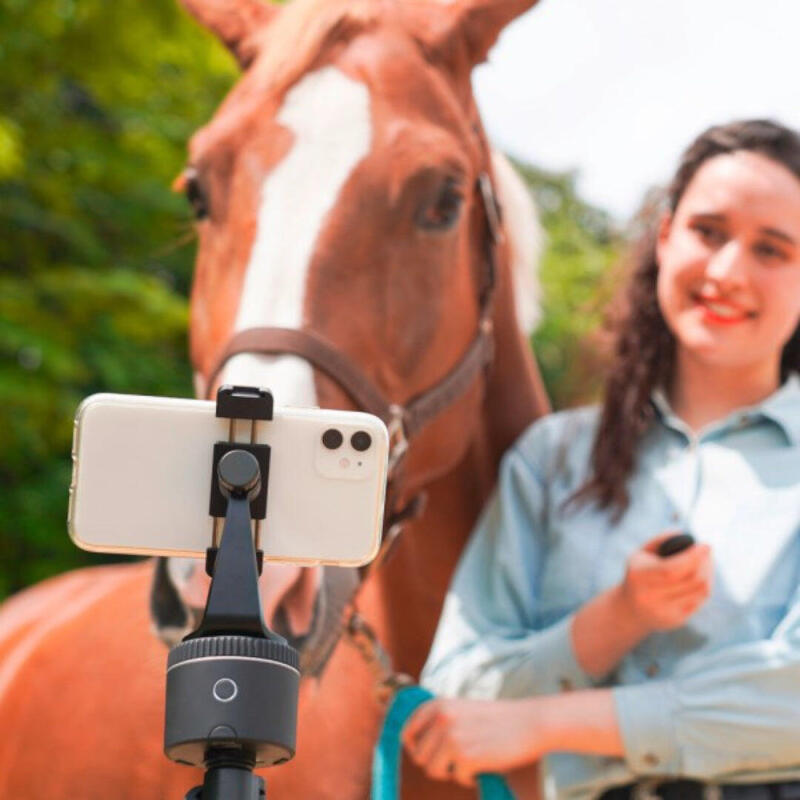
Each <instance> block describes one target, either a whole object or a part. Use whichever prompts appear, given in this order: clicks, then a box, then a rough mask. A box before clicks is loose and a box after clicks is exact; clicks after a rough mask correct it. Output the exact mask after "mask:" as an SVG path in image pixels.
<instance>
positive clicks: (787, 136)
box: [572, 120, 800, 518]
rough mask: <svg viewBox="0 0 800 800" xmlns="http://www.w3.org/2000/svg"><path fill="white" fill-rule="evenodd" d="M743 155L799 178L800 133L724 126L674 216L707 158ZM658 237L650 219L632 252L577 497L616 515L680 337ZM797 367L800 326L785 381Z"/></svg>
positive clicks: (703, 138)
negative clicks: (666, 312)
mask: <svg viewBox="0 0 800 800" xmlns="http://www.w3.org/2000/svg"><path fill="white" fill-rule="evenodd" d="M739 150H746V151H751V152H754V153H759V154H761V155H763V156H766V157H767V158H769V159H771V160H772V161H775V162H777V163H779V164H782V165H783V166H785V167H786V168H787V169H789V170H790V171H791V172H792V173H794V175H796V176H797V178H798V180H800V135H798V133H797V132H795V131H792V130H790V129H789V128H786V127H784V126H782V125H779V124H777V123H775V122H771V121H769V120H748V121H743V122H734V123H731V124H729V125H718V126H715V127H713V128H709V129H708V130H707V131H705V132H704V133H702V134H701V135H700V136H698V137H697V139H695V141H694V142H693V143H692V144H691V145H690V146H689V148H688V149H687V150H686V152H685V153H684V155H683V158H682V159H681V162H680V165H679V167H678V171H677V172H676V174H675V177H674V178H673V180H672V182H671V184H670V185H669V188H668V190H667V197H666V200H667V204H668V206H667V207H668V209H669V211H670V212H672V213H674V212H675V209H676V208H677V207H678V204H679V202H680V200H681V197H682V196H683V194H684V192H685V191H686V188H687V186H688V185H689V184H690V183H691V181H692V178H693V177H694V176H695V174H696V173H697V170H698V169H699V168H700V166H701V165H702V164H703V163H704V162H705V161H707V160H708V159H710V158H713V157H714V156H717V155H721V154H724V153H733V152H736V151H739ZM656 238H657V231H656V225H655V224H653V222H651V224H649V225H648V226H647V230H646V232H645V234H644V235H643V236H642V238H641V239H640V241H639V243H638V245H637V246H636V247H635V249H634V252H633V254H632V256H633V257H632V265H633V269H632V274H631V277H630V280H629V283H628V285H627V287H626V289H625V290H624V294H623V297H622V302H621V303H620V305H619V306H618V307H621V312H620V313H619V315H618V319H617V321H616V324H615V326H614V327H615V336H614V351H613V359H612V362H611V368H610V371H609V375H608V378H607V380H606V383H605V392H604V398H603V406H602V412H601V417H600V423H599V428H598V432H597V436H596V439H595V441H594V446H593V449H592V454H591V477H590V478H589V480H588V481H587V482H586V483H585V484H584V485H583V486H582V487H581V488H580V489H579V490H578V491H577V492H576V493H575V495H574V496H573V498H572V500H575V501H577V502H579V503H581V502H586V501H595V502H596V503H597V504H598V506H599V507H601V508H606V509H609V510H611V511H612V512H614V515H615V517H617V518H619V517H620V516H621V515H622V514H623V513H624V512H625V510H626V509H627V507H628V503H629V499H630V498H629V496H628V487H627V483H628V478H629V477H630V475H631V474H632V472H633V470H634V469H635V467H636V455H637V448H638V445H639V442H640V440H641V438H642V436H643V435H644V434H645V432H646V431H647V429H648V428H649V426H650V424H651V422H652V420H653V417H654V414H655V410H654V408H653V405H652V402H651V399H650V398H651V393H652V392H653V390H654V389H655V388H657V387H664V388H667V387H669V385H670V382H671V379H672V374H673V366H674V360H675V339H674V337H673V335H672V332H671V331H670V330H669V328H668V327H667V324H666V322H665V321H664V318H663V316H662V315H661V309H660V308H659V306H658V300H657V298H656V279H657V275H658V263H657V260H656ZM795 370H800V326H798V328H797V329H796V330H795V332H794V334H792V337H791V338H790V340H789V341H788V342H787V344H786V345H785V347H784V349H783V353H782V356H781V379H782V380H783V379H785V377H786V375H787V374H788V373H789V372H791V371H795Z"/></svg>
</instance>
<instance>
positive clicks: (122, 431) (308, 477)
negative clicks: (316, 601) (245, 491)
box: [69, 394, 388, 566]
mask: <svg viewBox="0 0 800 800" xmlns="http://www.w3.org/2000/svg"><path fill="white" fill-rule="evenodd" d="M215 409H216V406H215V403H213V402H209V401H201V400H188V399H187V400H184V399H174V398H161V397H140V396H135V395H112V394H100V395H93V396H92V397H89V398H87V400H85V401H84V403H83V404H82V405H81V407H80V408H79V409H78V413H77V415H76V420H75V436H74V444H73V462H74V463H73V480H72V485H71V487H70V512H69V532H70V536H71V537H72V538H73V540H74V541H75V543H76V544H78V546H80V547H82V548H84V549H87V550H99V551H104V552H121V553H131V554H147V555H153V554H155V555H196V556H202V555H204V554H205V551H206V548H207V547H209V546H211V544H212V537H213V529H214V520H213V518H212V517H210V516H209V494H210V489H211V479H212V476H211V471H212V456H213V448H214V443H215V442H218V441H228V440H229V437H230V436H231V434H232V435H233V439H234V440H236V441H240V442H251V440H252V441H253V442H254V443H257V444H268V445H269V446H270V467H269V483H268V492H267V516H266V519H265V520H262V521H261V522H260V523H259V524H258V526H257V537H258V542H259V546H260V548H261V549H262V550H263V552H264V557H265V559H268V560H274V561H285V562H291V563H300V564H314V563H325V564H337V565H343V566H344V565H347V566H353V565H358V564H363V563H366V562H367V561H369V560H370V559H371V558H373V557H374V555H375V553H376V552H377V548H378V545H379V543H380V532H381V525H382V517H383V501H384V491H385V483H386V461H387V454H388V435H387V432H386V428H385V426H384V425H383V423H382V422H381V421H380V420H379V419H378V418H377V417H374V416H372V415H370V414H363V413H360V412H347V411H333V410H328V409H304V408H280V407H276V408H275V412H274V419H272V420H269V421H258V422H256V423H254V424H252V426H251V423H250V421H237V422H236V423H235V425H231V421H230V420H227V419H221V418H217V417H216V416H215ZM330 430H333V431H338V433H339V434H340V437H338V438H339V439H340V440H341V441H340V442H339V443H338V445H337V446H336V447H334V448H332V447H331V446H330V445H331V438H333V439H334V440H335V441H334V443H336V441H337V440H338V439H337V437H336V436H333V437H331V436H329V437H328V438H327V441H328V445H327V446H326V444H325V443H324V442H323V434H324V433H325V432H326V431H330ZM355 434H359V436H358V437H356V439H353V436H354V435H355ZM364 434H366V437H365V436H364ZM367 441H369V445H368V446H367V447H366V448H364V444H365V442H367ZM353 442H355V443H356V445H358V447H359V448H364V449H357V448H356V447H355V446H354V445H353ZM219 529H220V530H221V522H220V524H219Z"/></svg>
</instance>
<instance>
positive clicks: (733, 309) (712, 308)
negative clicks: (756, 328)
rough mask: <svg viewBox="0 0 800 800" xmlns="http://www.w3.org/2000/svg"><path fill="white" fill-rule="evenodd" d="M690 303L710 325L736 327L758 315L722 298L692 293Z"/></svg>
mask: <svg viewBox="0 0 800 800" xmlns="http://www.w3.org/2000/svg"><path fill="white" fill-rule="evenodd" d="M691 300H692V303H693V304H694V305H695V306H696V307H697V308H698V309H699V310H700V311H701V314H702V320H703V322H706V323H708V324H711V325H737V324H739V323H742V322H747V321H749V320H752V319H755V318H756V317H757V316H758V314H757V313H756V312H755V311H752V310H750V309H746V308H742V307H741V306H740V305H738V304H736V303H733V302H731V301H730V300H727V299H725V298H722V297H717V296H714V295H709V294H703V293H701V292H696V293H693V294H692V296H691Z"/></svg>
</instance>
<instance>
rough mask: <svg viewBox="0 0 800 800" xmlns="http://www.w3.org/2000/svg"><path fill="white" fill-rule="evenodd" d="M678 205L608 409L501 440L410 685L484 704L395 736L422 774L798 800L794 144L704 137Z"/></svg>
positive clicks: (678, 180)
mask: <svg viewBox="0 0 800 800" xmlns="http://www.w3.org/2000/svg"><path fill="white" fill-rule="evenodd" d="M668 199H669V206H668V210H667V211H666V212H665V213H664V215H663V218H662V219H661V221H660V225H659V227H658V230H657V232H656V233H655V235H653V236H651V237H650V240H649V241H650V244H649V245H647V246H645V247H644V248H643V249H642V251H641V254H640V258H639V259H638V263H637V267H636V269H635V271H634V273H633V276H632V280H631V283H630V285H629V287H628V290H627V312H626V314H625V315H624V317H623V320H622V322H621V326H620V328H619V331H618V336H617V343H616V355H615V363H614V365H613V368H612V370H611V372H610V376H609V379H608V382H607V385H606V391H605V399H604V403H603V406H602V408H600V409H582V410H577V411H570V412H566V413H560V414H555V415H552V416H551V417H549V418H547V419H544V420H540V421H539V422H537V423H536V424H535V425H534V426H533V427H532V428H530V429H529V430H528V431H527V432H526V433H525V434H524V435H523V436H522V438H521V439H520V440H519V441H518V442H517V443H516V444H515V445H514V447H512V448H511V450H510V451H509V452H508V453H507V454H506V456H505V458H504V461H503V464H502V467H501V473H500V478H499V484H498V489H497V492H496V495H495V497H494V498H493V500H492V502H491V503H490V505H489V506H488V508H487V509H486V511H485V512H484V514H483V516H482V518H481V521H480V522H479V524H478V527H477V529H476V531H475V533H474V536H473V539H472V540H471V542H470V545H469V546H468V548H467V550H466V552H465V554H464V557H463V559H462V561H461V563H460V565H459V568H458V570H457V573H456V575H455V577H454V581H453V584H452V586H451V590H450V592H449V594H448V597H447V599H446V602H445V607H444V611H443V615H442V619H441V622H440V626H439V629H438V632H437V635H436V638H435V641H434V645H433V648H432V651H431V654H430V658H429V661H428V664H427V666H426V669H425V672H424V674H423V682H424V683H425V684H426V685H427V686H428V687H429V688H430V689H432V690H433V691H434V692H436V693H437V694H439V695H441V696H443V697H455V696H460V697H464V698H477V699H461V700H454V699H451V700H447V699H443V700H436V701H432V702H431V703H428V704H426V705H425V706H423V707H422V708H421V709H420V710H419V711H418V712H417V713H416V714H415V715H414V717H413V718H412V719H411V721H410V722H409V725H408V726H407V728H406V731H405V734H404V741H405V743H406V747H407V749H408V752H409V754H410V755H411V757H412V758H413V759H414V760H415V761H416V762H417V763H418V764H420V765H421V766H422V767H423V768H425V769H426V770H427V771H428V772H429V773H430V774H431V775H432V776H434V777H437V778H441V779H451V780H456V781H459V782H460V783H464V784H470V783H472V782H473V780H474V776H475V775H476V774H477V773H479V772H487V771H498V772H509V771H513V770H517V769H520V768H525V767H526V766H527V767H530V766H531V765H536V764H537V763H538V762H540V761H541V760H542V759H545V763H546V768H545V769H543V770H541V772H542V774H544V775H545V776H546V784H548V785H549V787H550V789H549V793H550V796H556V797H558V798H559V799H560V798H581V799H583V798H587V799H588V798H597V797H603V798H608V800H612V799H613V800H622V799H623V798H629V797H630V798H643V797H655V798H658V797H664V798H680V800H691V798H694V797H697V798H700V797H725V798H727V797H736V798H742V800H744V798H752V800H756V798H762V797H787V798H788V797H800V783H798V782H797V781H798V780H800V590H798V581H799V580H800V379H798V376H797V375H795V374H794V373H795V372H796V371H798V370H800V327H799V324H800V137H798V135H797V134H796V133H795V132H793V131H790V130H788V129H786V128H784V127H782V126H779V125H777V124H775V123H771V122H766V121H749V122H741V123H735V124H731V125H726V126H720V127H715V128H712V129H710V130H709V131H707V132H705V133H704V134H702V135H701V136H700V137H699V138H698V139H697V140H696V141H695V142H694V143H693V144H692V145H691V147H690V148H689V149H688V151H687V152H686V154H685V156H684V158H683V161H682V163H681V165H680V167H679V169H678V172H677V174H676V176H675V178H674V180H673V183H672V185H671V187H670V190H669V196H668ZM677 531H688V532H690V533H691V534H692V535H693V536H694V537H695V540H696V542H697V543H696V544H695V545H694V546H692V547H691V548H689V549H688V550H685V551H683V552H682V553H680V554H677V555H673V556H671V557H669V558H660V557H659V556H658V555H657V549H658V546H659V544H660V543H661V542H662V541H663V540H664V538H665V537H668V536H670V535H673V534H674V533H675V532H677ZM487 700H491V701H492V702H486V701H487ZM520 774H525V775H526V778H525V780H526V781H527V784H525V783H524V782H523V783H520V782H519V781H518V785H521V786H523V788H524V789H525V791H526V793H527V794H530V795H531V796H537V791H538V790H535V788H534V784H535V780H534V777H533V776H532V770H530V769H528V771H527V773H520ZM742 784H748V786H743V785H742ZM612 787H615V788H612ZM655 787H660V788H655ZM793 792H794V793H793Z"/></svg>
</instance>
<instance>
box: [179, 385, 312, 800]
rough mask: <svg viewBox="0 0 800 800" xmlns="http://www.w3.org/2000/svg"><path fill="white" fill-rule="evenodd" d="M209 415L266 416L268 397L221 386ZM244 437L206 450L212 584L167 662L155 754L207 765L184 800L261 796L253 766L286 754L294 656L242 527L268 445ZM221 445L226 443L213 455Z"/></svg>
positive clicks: (292, 729) (259, 487)
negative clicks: (272, 617) (220, 511)
mask: <svg viewBox="0 0 800 800" xmlns="http://www.w3.org/2000/svg"><path fill="white" fill-rule="evenodd" d="M220 412H222V413H220ZM217 416H224V417H228V418H229V419H231V420H232V425H233V421H234V420H236V419H245V420H247V419H249V420H251V422H252V423H253V424H255V421H256V420H262V419H267V420H269V419H272V395H271V394H270V393H269V392H268V391H266V390H264V389H251V388H249V387H239V386H223V387H222V388H221V389H220V390H219V393H218V395H217ZM229 438H231V439H232V438H233V436H231V437H229ZM252 438H253V437H251V443H250V444H249V445H247V444H239V443H236V442H226V443H217V446H215V448H214V467H213V477H212V500H211V503H212V506H213V504H214V502H216V501H215V500H214V495H215V491H218V492H219V495H220V496H221V497H222V499H223V500H224V503H225V507H224V517H225V522H224V527H223V531H222V537H221V540H220V541H219V543H218V546H217V547H216V548H214V550H215V553H214V555H213V557H211V558H207V568H208V569H209V574H211V576H212V577H211V587H210V589H209V593H208V599H207V601H206V608H205V612H204V614H203V619H202V621H201V623H200V625H199V626H198V628H197V630H195V631H193V632H192V633H190V634H189V635H188V636H186V637H185V638H184V640H183V641H182V642H181V643H180V644H179V645H177V646H176V647H174V648H173V649H172V650H171V651H170V654H169V658H168V661H167V703H166V725H165V731H164V751H165V752H166V754H167V756H168V757H169V758H171V759H172V760H174V761H177V762H179V763H182V764H188V765H192V766H202V767H205V769H206V774H205V780H204V782H203V785H202V786H197V787H195V788H194V789H192V790H191V791H190V792H189V793H188V794H187V795H186V798H185V800H261V798H265V797H266V789H265V785H264V781H263V779H262V778H260V777H258V776H256V775H253V774H252V771H253V769H254V768H256V767H266V766H271V765H273V764H280V763H282V762H284V761H288V760H289V759H290V758H291V757H292V756H293V755H294V751H295V742H296V733H297V697H298V690H299V684H300V672H299V667H298V663H299V659H298V655H297V651H296V650H295V649H294V648H293V647H291V646H290V645H289V644H288V643H287V642H286V640H285V639H283V638H282V637H281V636H278V635H277V634H275V633H273V632H272V631H270V630H269V628H268V627H267V626H266V624H265V622H264V616H263V612H262V607H261V597H260V593H259V587H258V575H259V572H260V569H259V560H258V558H257V556H256V545H255V542H254V539H253V531H252V527H251V526H252V522H253V520H254V519H258V517H256V516H254V514H256V513H260V512H261V511H262V509H263V515H262V517H261V519H263V518H264V516H265V515H266V494H267V492H266V489H267V486H266V484H267V480H268V476H269V447H268V446H267V445H255V444H254V442H252ZM220 444H225V445H226V448H224V449H221V451H220V452H218V450H217V448H218V447H219V445H220ZM253 447H255V448H256V450H255V452H254V451H253ZM259 448H266V449H265V450H264V449H259ZM262 497H263V501H262V500H261V499H260V498H262ZM260 503H263V506H262V505H259V504H260ZM215 508H219V506H216V507H215Z"/></svg>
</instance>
